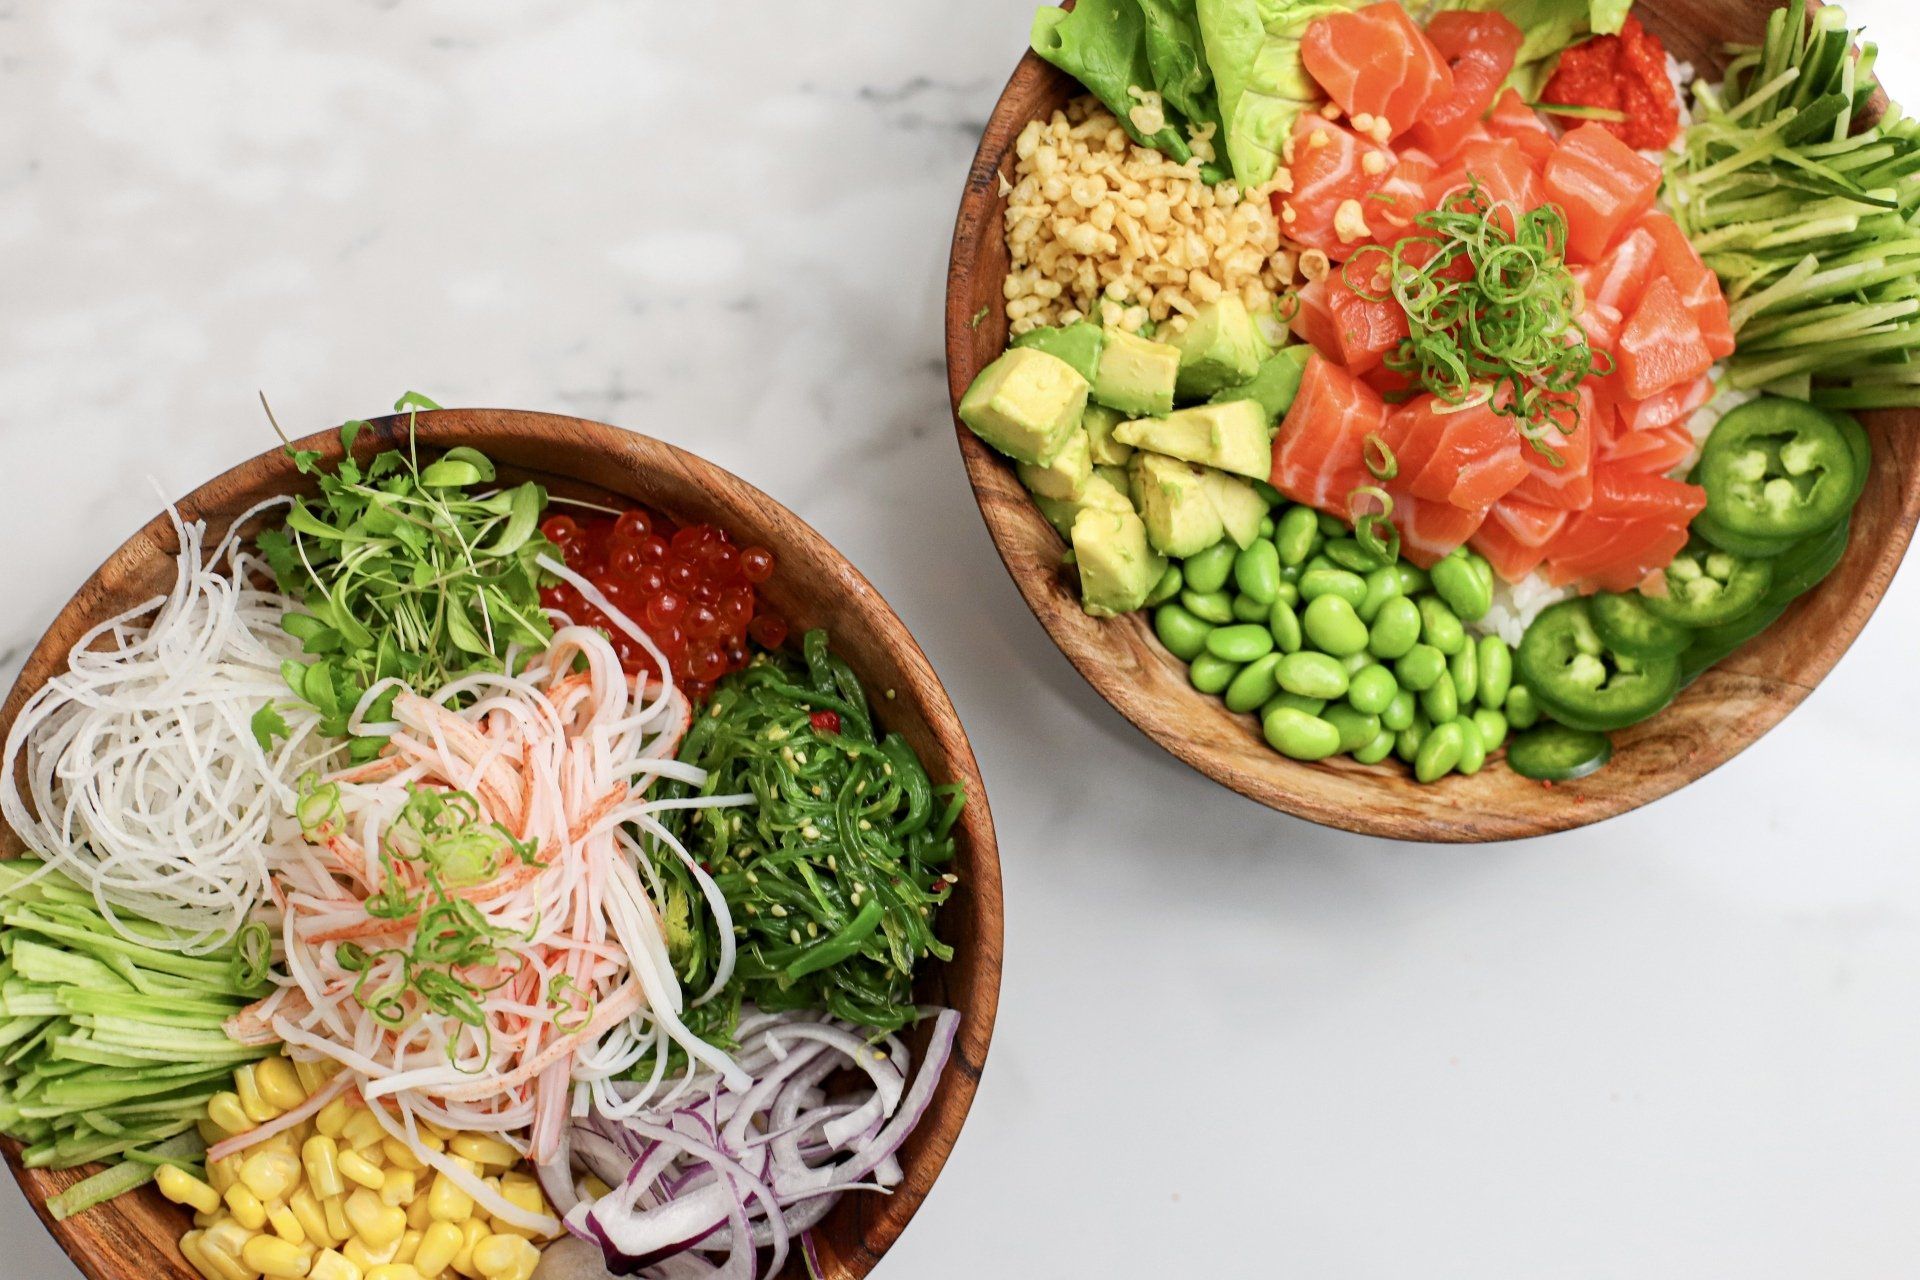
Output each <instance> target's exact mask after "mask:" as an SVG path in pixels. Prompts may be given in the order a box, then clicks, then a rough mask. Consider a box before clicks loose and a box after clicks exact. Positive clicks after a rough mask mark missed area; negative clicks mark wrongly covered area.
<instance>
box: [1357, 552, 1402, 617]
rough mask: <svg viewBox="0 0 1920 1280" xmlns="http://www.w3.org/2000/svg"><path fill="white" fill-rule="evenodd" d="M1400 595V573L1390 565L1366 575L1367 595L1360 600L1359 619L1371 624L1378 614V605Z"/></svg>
mask: <svg viewBox="0 0 1920 1280" xmlns="http://www.w3.org/2000/svg"><path fill="white" fill-rule="evenodd" d="M1399 595H1400V575H1399V574H1398V573H1395V572H1394V570H1393V566H1392V565H1388V566H1387V567H1386V568H1384V569H1375V570H1374V571H1373V572H1372V573H1369V574H1368V575H1367V596H1366V599H1364V600H1362V601H1361V602H1360V606H1359V611H1360V621H1362V622H1365V623H1369V624H1371V623H1372V622H1373V621H1374V620H1375V619H1377V618H1379V616H1380V606H1381V605H1383V604H1385V603H1386V602H1387V601H1389V600H1393V599H1397V598H1398V597H1399Z"/></svg>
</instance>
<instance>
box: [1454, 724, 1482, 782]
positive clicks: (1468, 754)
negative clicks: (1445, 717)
mask: <svg viewBox="0 0 1920 1280" xmlns="http://www.w3.org/2000/svg"><path fill="white" fill-rule="evenodd" d="M1454 724H1456V725H1458V726H1459V728H1460V763H1459V764H1457V765H1455V766H1454V768H1456V769H1458V770H1460V772H1461V773H1463V774H1465V775H1466V776H1467V777H1469V778H1471V777H1472V776H1473V775H1474V774H1476V773H1478V772H1480V770H1481V768H1482V766H1484V765H1485V764H1486V763H1487V744H1486V741H1485V740H1484V739H1483V738H1481V736H1480V726H1479V725H1477V724H1475V723H1474V722H1473V721H1472V720H1470V719H1468V718H1467V717H1466V716H1462V717H1460V718H1459V719H1458V720H1455V721H1454Z"/></svg>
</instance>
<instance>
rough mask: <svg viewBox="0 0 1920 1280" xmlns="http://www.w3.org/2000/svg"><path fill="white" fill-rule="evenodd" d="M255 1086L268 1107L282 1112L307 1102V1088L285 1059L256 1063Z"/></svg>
mask: <svg viewBox="0 0 1920 1280" xmlns="http://www.w3.org/2000/svg"><path fill="white" fill-rule="evenodd" d="M253 1084H254V1087H255V1088H256V1089H258V1090H259V1091H260V1096H261V1097H262V1098H263V1099H265V1100H266V1103H267V1105H268V1106H270V1107H278V1108H279V1109H280V1110H281V1111H291V1110H293V1109H294V1108H295V1107H297V1106H299V1105H300V1104H301V1103H303V1102H305V1101H306V1100H307V1089H306V1086H304V1085H302V1084H301V1083H300V1075H299V1073H298V1072H296V1071H295V1070H294V1069H293V1064H292V1063H291V1062H288V1061H287V1060H286V1059H285V1058H266V1059H263V1060H262V1061H259V1062H256V1063H254V1064H253ZM241 1101H243V1102H244V1101H245V1099H244V1098H242V1099H241Z"/></svg>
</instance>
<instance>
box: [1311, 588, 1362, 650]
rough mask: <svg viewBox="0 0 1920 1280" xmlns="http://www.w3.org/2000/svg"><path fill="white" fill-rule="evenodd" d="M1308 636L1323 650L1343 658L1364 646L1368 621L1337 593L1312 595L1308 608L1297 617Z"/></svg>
mask: <svg viewBox="0 0 1920 1280" xmlns="http://www.w3.org/2000/svg"><path fill="white" fill-rule="evenodd" d="M1300 622H1301V625H1302V626H1304V627H1305V628H1306V631H1307V639H1309V640H1311V641H1313V643H1314V645H1315V646H1316V647H1318V648H1319V649H1320V650H1321V651H1322V652H1325V653H1330V654H1332V655H1333V656H1334V657H1336V658H1345V657H1348V656H1349V655H1352V654H1356V653H1365V652H1366V649H1367V624H1366V623H1364V622H1362V621H1360V615H1359V614H1357V613H1355V612H1354V611H1353V605H1352V604H1351V603H1350V602H1349V601H1347V600H1345V599H1343V598H1342V597H1340V596H1334V595H1324V596H1315V597H1314V598H1312V599H1311V600H1308V601H1307V612H1306V614H1305V616H1304V617H1302V618H1301V619H1300Z"/></svg>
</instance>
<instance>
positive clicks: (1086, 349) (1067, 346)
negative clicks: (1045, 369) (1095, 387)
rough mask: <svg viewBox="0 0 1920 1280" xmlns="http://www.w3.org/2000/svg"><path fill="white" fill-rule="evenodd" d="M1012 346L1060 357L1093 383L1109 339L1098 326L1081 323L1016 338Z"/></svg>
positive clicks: (1029, 332)
mask: <svg viewBox="0 0 1920 1280" xmlns="http://www.w3.org/2000/svg"><path fill="white" fill-rule="evenodd" d="M1013 345H1014V346H1016V347H1032V348H1033V349H1034V350H1035V351H1044V352H1046V353H1047V354H1048V355H1050V356H1058V357H1060V358H1061V359H1062V360H1065V361H1066V362H1067V363H1068V364H1070V365H1072V366H1073V367H1074V368H1075V369H1077V370H1078V371H1079V373H1080V376H1081V377H1083V378H1085V379H1086V380H1087V381H1088V382H1089V383H1091V382H1092V381H1093V375H1094V373H1095V372H1096V371H1097V370H1098V369H1099V368H1100V350H1101V348H1102V347H1104V346H1106V345H1107V335H1106V334H1104V333H1102V332H1100V326H1099V325H1097V324H1094V323H1092V322H1091V321H1088V320H1082V321H1080V323H1078V324H1070V325H1068V326H1066V327H1065V328H1063V329H1055V328H1051V327H1048V328H1040V329H1029V330H1027V331H1026V332H1025V333H1023V334H1021V335H1020V336H1019V337H1017V338H1015V339H1014V340H1013Z"/></svg>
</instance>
